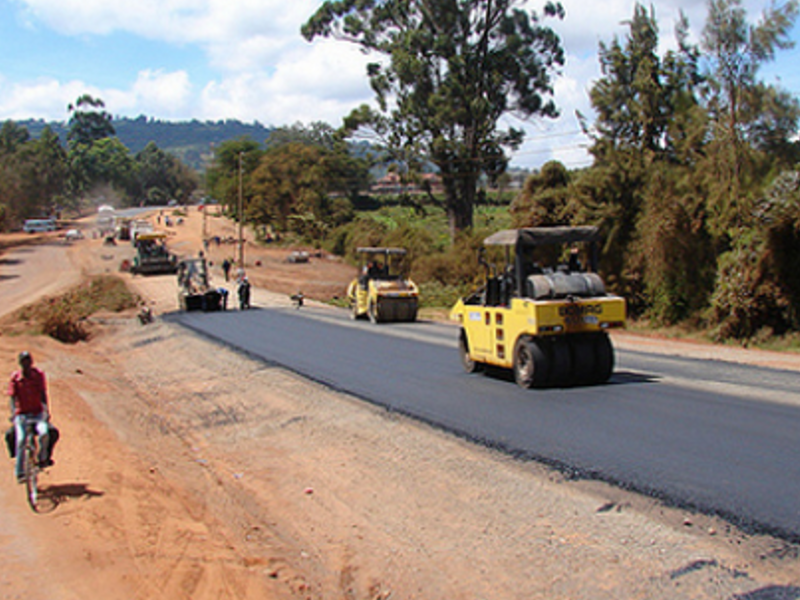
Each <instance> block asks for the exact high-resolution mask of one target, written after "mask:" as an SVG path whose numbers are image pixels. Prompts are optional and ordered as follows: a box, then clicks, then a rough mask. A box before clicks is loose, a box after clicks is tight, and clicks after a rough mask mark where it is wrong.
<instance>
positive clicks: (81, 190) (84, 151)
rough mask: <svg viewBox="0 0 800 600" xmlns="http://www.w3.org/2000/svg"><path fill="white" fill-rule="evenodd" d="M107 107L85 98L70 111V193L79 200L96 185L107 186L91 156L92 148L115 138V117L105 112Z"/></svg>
mask: <svg viewBox="0 0 800 600" xmlns="http://www.w3.org/2000/svg"><path fill="white" fill-rule="evenodd" d="M104 107H105V104H104V103H103V101H102V100H100V99H99V98H97V99H96V98H93V97H92V96H90V95H88V94H84V95H83V96H81V97H80V98H78V100H77V101H76V102H75V104H70V105H69V106H68V107H67V108H68V110H69V112H70V113H71V116H70V120H69V131H68V133H67V144H68V147H69V150H68V155H67V160H68V163H69V192H70V195H71V196H72V197H73V198H75V199H77V198H80V197H81V196H82V195H83V194H85V193H86V192H87V191H88V190H89V189H90V188H91V187H92V186H93V185H94V184H97V183H105V182H104V181H103V180H102V178H101V175H100V170H99V168H98V165H97V164H96V160H95V158H96V157H93V156H92V155H91V150H92V146H93V145H94V144H95V143H96V142H99V141H100V140H104V139H106V138H109V137H111V136H113V135H114V133H115V132H114V126H113V125H112V124H111V115H110V114H109V113H107V112H106V111H105V110H102V109H103V108H104Z"/></svg>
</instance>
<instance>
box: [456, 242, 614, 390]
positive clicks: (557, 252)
mask: <svg viewBox="0 0 800 600" xmlns="http://www.w3.org/2000/svg"><path fill="white" fill-rule="evenodd" d="M599 241H600V234H599V231H598V230H597V228H596V227H537V228H527V229H511V230H505V231H500V232H498V233H495V234H494V235H491V236H489V237H488V238H486V239H485V240H484V248H482V249H481V252H480V258H479V260H480V262H481V264H482V265H483V266H484V267H485V269H486V282H485V285H484V286H483V287H481V288H480V289H479V290H478V291H476V292H475V293H473V294H472V295H470V296H467V297H465V298H462V299H461V300H459V301H458V302H457V303H456V305H455V306H454V307H453V309H452V310H451V313H450V314H451V318H452V319H453V320H456V321H458V322H459V323H460V326H461V329H460V332H459V341H458V344H459V352H460V354H461V361H462V364H463V366H464V368H465V370H466V371H467V372H470V373H471V372H475V371H479V370H481V369H483V368H484V367H486V366H494V367H502V368H506V369H511V370H513V373H514V379H515V380H516V382H517V383H518V384H519V385H521V386H522V387H526V388H531V387H545V386H556V387H558V386H570V385H586V384H597V383H602V382H605V381H607V380H608V379H609V378H610V377H611V374H612V372H613V370H614V348H613V346H612V344H611V340H610V338H609V335H608V331H609V330H610V329H614V328H618V327H624V325H625V313H626V307H625V300H624V299H623V298H621V297H619V296H614V295H610V294H608V293H606V289H605V285H604V283H603V280H602V279H601V278H600V276H599V275H598V274H597V252H598V249H597V243H598V242H599ZM495 246H499V247H500V249H501V251H502V250H505V256H504V257H502V256H500V257H498V258H500V259H504V262H505V267H504V268H502V269H501V270H499V271H498V270H497V268H496V267H495V266H494V265H492V264H490V263H489V262H488V261H487V259H486V252H487V251H489V250H491V249H492V247H495ZM495 252H497V250H495Z"/></svg>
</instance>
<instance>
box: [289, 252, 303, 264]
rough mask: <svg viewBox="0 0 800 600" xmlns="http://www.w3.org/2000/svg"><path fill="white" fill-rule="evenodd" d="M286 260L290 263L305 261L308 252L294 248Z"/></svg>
mask: <svg viewBox="0 0 800 600" xmlns="http://www.w3.org/2000/svg"><path fill="white" fill-rule="evenodd" d="M286 260H287V261H288V262H290V263H307V262H308V252H306V251H305V250H295V251H294V252H292V253H291V254H290V255H289V256H288V257H287V258H286Z"/></svg>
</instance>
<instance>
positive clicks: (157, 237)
mask: <svg viewBox="0 0 800 600" xmlns="http://www.w3.org/2000/svg"><path fill="white" fill-rule="evenodd" d="M166 239H167V234H166V233H163V232H153V233H140V234H139V235H138V236H137V237H136V256H135V257H134V259H133V266H132V267H131V273H133V274H139V275H165V274H174V273H177V272H178V257H177V256H175V255H174V254H173V253H172V252H170V251H169V250H167V246H166ZM111 240H112V241H113V240H114V236H111Z"/></svg>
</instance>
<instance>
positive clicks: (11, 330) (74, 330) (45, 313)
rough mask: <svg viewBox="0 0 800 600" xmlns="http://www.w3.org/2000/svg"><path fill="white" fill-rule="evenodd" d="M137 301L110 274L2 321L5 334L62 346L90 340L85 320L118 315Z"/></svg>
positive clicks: (88, 327) (87, 321)
mask: <svg viewBox="0 0 800 600" xmlns="http://www.w3.org/2000/svg"><path fill="white" fill-rule="evenodd" d="M139 304H140V298H139V297H138V296H137V295H136V294H134V293H132V292H131V291H130V290H129V289H128V286H127V285H126V284H125V282H124V281H123V280H122V279H120V278H119V277H115V276H113V275H100V276H98V277H93V278H91V279H89V280H87V281H85V282H83V283H81V284H80V285H79V286H77V287H75V288H73V289H71V290H69V291H67V292H66V293H64V294H62V295H59V296H55V297H52V298H44V299H42V300H40V301H38V302H35V303H34V304H31V305H29V306H26V307H24V308H21V309H20V310H18V311H16V312H15V313H13V314H11V315H9V316H8V317H7V318H6V319H5V321H6V322H5V324H4V327H3V331H4V333H5V334H7V335H8V334H11V335H14V334H17V335H19V334H23V333H27V334H34V335H47V336H50V337H52V338H54V339H56V340H58V341H60V342H64V343H66V344H75V343H77V342H81V341H86V340H88V339H89V338H90V337H91V325H90V322H89V317H91V316H92V315H95V314H97V313H101V312H114V313H119V312H122V311H125V310H128V309H132V308H135V307H136V306H138V305H139Z"/></svg>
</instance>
